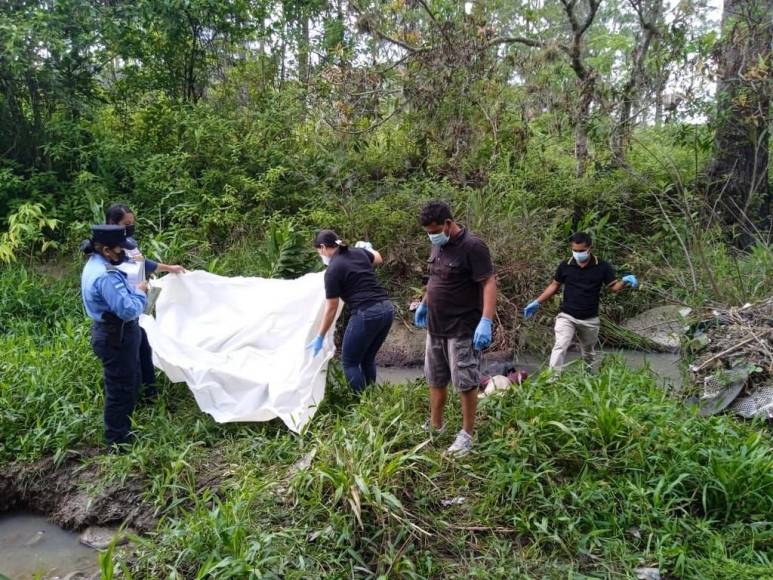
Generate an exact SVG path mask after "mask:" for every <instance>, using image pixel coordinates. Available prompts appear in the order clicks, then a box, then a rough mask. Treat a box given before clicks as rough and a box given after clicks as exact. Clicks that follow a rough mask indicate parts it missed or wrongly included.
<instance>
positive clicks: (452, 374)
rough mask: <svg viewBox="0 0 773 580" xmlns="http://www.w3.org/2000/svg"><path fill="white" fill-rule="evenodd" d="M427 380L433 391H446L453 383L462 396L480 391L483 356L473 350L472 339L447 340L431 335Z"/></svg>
mask: <svg viewBox="0 0 773 580" xmlns="http://www.w3.org/2000/svg"><path fill="white" fill-rule="evenodd" d="M424 376H425V377H427V383H428V384H429V386H430V387H438V388H445V387H447V386H448V383H449V382H450V383H453V385H454V387H455V388H456V390H457V391H459V392H464V391H469V390H471V389H477V388H478V384H479V383H480V353H478V351H476V350H475V349H474V348H473V347H472V337H469V338H443V337H440V336H432V335H431V334H430V333H427V342H426V347H425V350H424Z"/></svg>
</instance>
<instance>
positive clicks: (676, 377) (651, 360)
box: [378, 350, 682, 389]
mask: <svg viewBox="0 0 773 580" xmlns="http://www.w3.org/2000/svg"><path fill="white" fill-rule="evenodd" d="M605 355H617V356H622V357H623V359H624V360H625V362H626V363H627V364H628V365H629V366H630V367H632V368H635V369H639V368H642V367H644V366H649V368H650V369H652V371H653V372H654V373H655V374H656V375H657V376H658V377H659V378H660V380H661V382H662V383H663V384H666V385H671V386H672V387H674V388H676V389H678V388H679V387H681V385H682V376H681V373H680V369H679V355H678V354H672V353H650V352H641V351H636V350H605V351H601V352H600V353H599V360H601V359H602V358H603V357H604V356H605ZM578 356H579V355H578V353H575V352H570V353H569V356H568V359H569V360H575V359H577V358H578ZM484 364H485V355H484ZM514 366H515V367H516V368H518V369H524V370H526V371H528V372H529V373H530V374H534V373H536V372H538V371H539V369H540V367H541V366H547V356H546V357H545V358H544V359H543V358H542V357H537V356H535V355H531V354H525V355H524V354H521V355H519V356H518V358H517V360H516V363H515V365H514ZM422 378H424V369H423V368H422V367H379V369H378V381H379V382H380V383H392V384H399V383H405V382H409V381H415V380H416V379H422Z"/></svg>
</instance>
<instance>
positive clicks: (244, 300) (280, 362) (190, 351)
mask: <svg viewBox="0 0 773 580" xmlns="http://www.w3.org/2000/svg"><path fill="white" fill-rule="evenodd" d="M154 286H157V287H159V288H161V293H160V295H159V297H158V301H157V302H156V315H155V318H154V317H152V316H147V315H143V316H142V317H141V318H140V324H141V325H142V327H143V328H144V329H145V331H146V332H147V334H148V340H149V342H150V345H151V347H152V348H153V362H154V363H155V365H156V366H157V367H158V368H160V369H161V370H162V371H164V372H165V373H166V375H167V377H169V380H171V381H173V382H183V381H184V382H185V383H187V384H188V387H189V388H190V390H191V392H192V393H193V396H194V397H195V398H196V402H197V403H198V405H199V408H200V409H201V410H202V411H204V412H205V413H209V414H210V415H212V417H213V418H214V419H215V421H217V422H218V423H227V422H233V421H269V420H271V419H274V418H275V417H279V418H280V419H281V420H282V421H283V422H284V423H285V425H287V427H289V428H290V429H292V430H293V431H300V430H301V429H302V428H303V426H304V425H306V423H307V422H308V421H309V420H310V419H311V418H312V417H313V416H314V412H315V411H316V408H317V405H318V404H319V403H320V402H321V401H322V399H323V397H324V396H325V379H326V370H327V364H328V361H329V360H330V359H331V358H332V356H333V354H334V352H335V346H334V345H333V339H332V335H333V333H332V332H328V333H327V337H326V338H325V343H324V346H323V348H322V352H320V353H319V355H318V356H316V357H313V356H312V351H310V350H308V349H307V348H306V345H307V344H308V343H309V342H310V341H311V340H312V339H313V338H314V337H315V336H316V334H317V330H318V328H319V324H320V321H321V319H322V314H323V312H324V307H325V291H324V273H315V274H307V275H306V276H303V277H302V278H298V279H296V280H273V279H264V278H244V277H238V278H226V277H223V276H216V275H214V274H210V273H208V272H202V271H194V272H188V273H186V274H174V275H167V276H164V277H163V278H161V279H159V280H157V281H155V282H154Z"/></svg>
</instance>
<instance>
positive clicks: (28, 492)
mask: <svg viewBox="0 0 773 580" xmlns="http://www.w3.org/2000/svg"><path fill="white" fill-rule="evenodd" d="M101 452H102V451H101V450H97V449H89V450H86V451H82V452H70V453H69V454H68V456H67V457H66V458H65V459H64V460H63V461H62V462H61V463H60V464H59V465H56V464H55V462H54V460H53V458H51V457H47V458H44V459H41V460H39V461H36V462H34V463H26V464H25V463H11V464H8V465H5V466H3V467H1V468H0V513H2V512H7V511H10V510H18V509H24V510H28V511H32V512H36V513H40V514H45V515H46V516H48V518H49V519H50V520H51V522H53V523H54V524H56V525H58V526H60V527H62V528H65V529H68V530H81V529H83V528H85V527H87V526H94V525H97V526H104V525H111V524H121V523H125V524H127V525H128V526H130V527H132V528H134V529H136V530H137V531H138V532H147V531H150V530H152V529H153V528H155V526H156V524H157V518H156V514H155V508H154V506H153V505H152V504H151V503H149V502H147V501H146V500H144V499H143V497H142V496H143V491H144V489H145V482H144V480H143V479H142V478H139V477H133V478H129V479H127V480H126V481H124V482H116V483H112V484H107V485H105V484H104V474H103V473H102V472H101V468H100V466H99V465H98V464H96V463H90V462H89V461H88V459H90V458H93V457H95V456H96V455H98V454H99V453H101Z"/></svg>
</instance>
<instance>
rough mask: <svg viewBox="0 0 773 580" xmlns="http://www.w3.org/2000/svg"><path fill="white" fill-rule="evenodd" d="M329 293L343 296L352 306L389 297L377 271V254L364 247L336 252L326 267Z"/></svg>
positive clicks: (332, 295) (326, 281)
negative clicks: (375, 266)
mask: <svg viewBox="0 0 773 580" xmlns="http://www.w3.org/2000/svg"><path fill="white" fill-rule="evenodd" d="M325 296H326V297H327V298H328V299H331V298H340V299H341V300H343V301H344V302H345V303H346V304H347V305H348V306H349V308H350V309H352V310H357V309H359V308H363V307H367V306H369V305H371V304H374V303H376V302H382V301H384V300H388V299H389V296H388V295H387V293H386V290H384V288H383V286H381V284H380V283H379V281H378V278H377V277H376V273H375V272H374V271H373V254H371V253H370V252H369V251H367V250H364V249H362V248H349V249H347V250H346V251H345V252H341V251H340V250H339V251H338V252H337V253H336V254H335V255H334V256H333V259H332V260H331V261H330V265H329V266H328V267H327V270H326V271H325Z"/></svg>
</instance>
